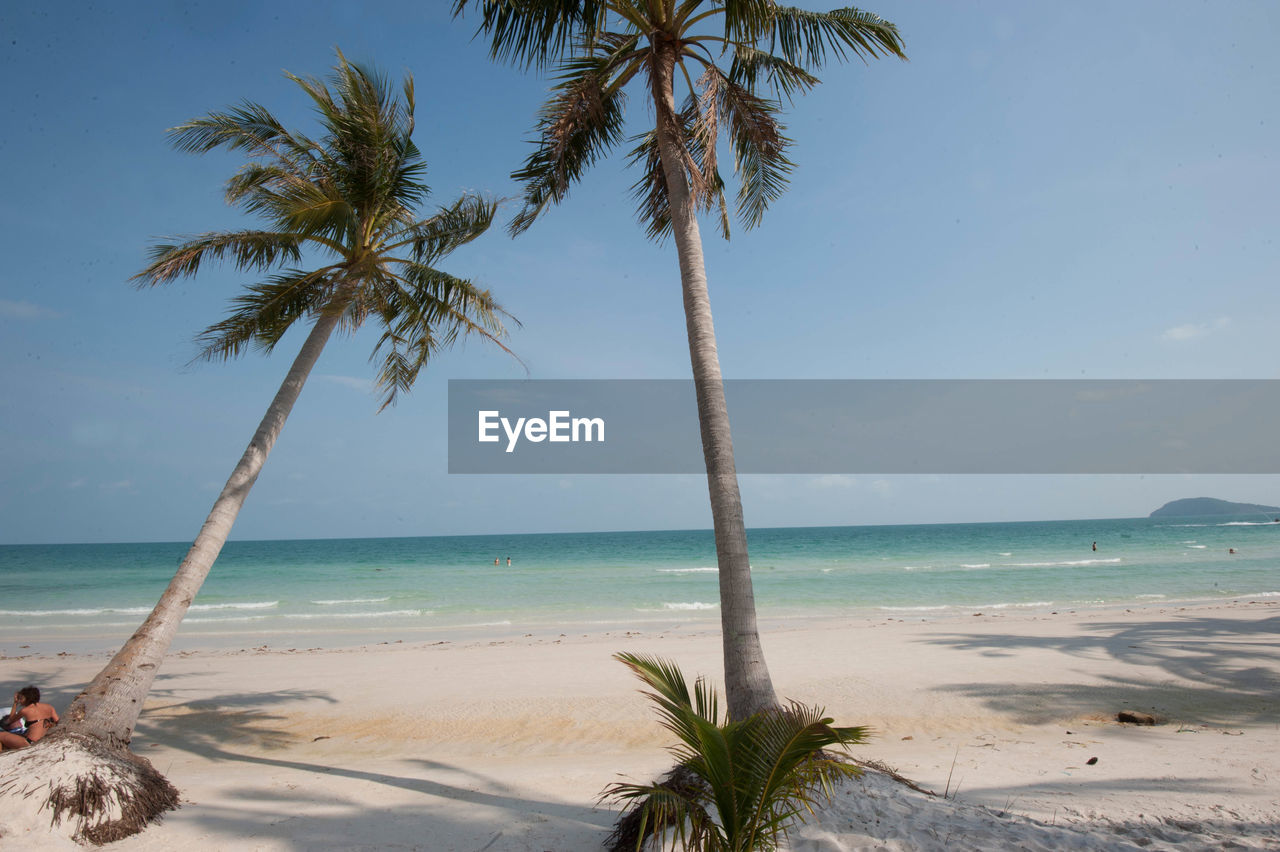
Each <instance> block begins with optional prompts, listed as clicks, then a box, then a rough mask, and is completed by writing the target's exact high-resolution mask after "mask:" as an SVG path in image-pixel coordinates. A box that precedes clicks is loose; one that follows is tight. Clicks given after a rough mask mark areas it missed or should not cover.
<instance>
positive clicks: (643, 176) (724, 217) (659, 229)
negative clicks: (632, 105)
mask: <svg viewBox="0 0 1280 852" xmlns="http://www.w3.org/2000/svg"><path fill="white" fill-rule="evenodd" d="M681 121H682V123H684V124H685V125H686V127H687V130H686V132H685V134H684V138H685V139H686V140H687V146H686V155H687V157H688V159H690V160H691V161H692V162H693V163H695V164H696V165H697V167H698V170H699V172H700V173H702V174H703V175H706V181H707V189H706V190H705V191H704V192H703V193H702V196H701V197H699V198H697V199H696V202H697V207H698V208H699V209H702V210H712V209H716V210H718V211H719V213H720V216H719V220H718V224H719V227H720V234H721V236H723V237H724V238H725V239H726V240H727V239H729V213H728V209H727V208H726V206H725V200H724V189H725V182H724V178H723V177H722V176H721V174H720V170H719V169H718V168H713V169H710V170H708V167H707V166H706V165H705V164H704V162H703V161H704V151H705V148H704V146H705V145H706V143H705V142H704V141H703V139H704V137H703V136H702V135H700V134H698V133H696V132H694V128H693V123H694V122H695V121H696V118H694V117H693V114H692V113H691V112H690V111H688V110H686V111H685V112H683V113H682V114H681ZM631 141H633V142H635V143H636V145H635V147H634V148H632V149H631V151H629V152H628V154H627V162H628V163H629V164H630V165H632V166H638V167H639V170H640V177H639V178H637V179H636V182H635V183H633V184H632V185H631V197H632V198H633V199H635V202H636V218H637V219H638V220H640V222H641V223H643V224H644V226H645V235H646V236H648V237H649V239H651V240H658V241H661V240H663V239H665V238H666V237H667V236H668V235H669V234H670V233H671V206H670V200H669V198H668V195H667V175H666V172H664V171H663V168H662V157H661V155H660V153H659V151H658V134H657V131H654V130H650V131H649V132H648V133H642V134H640V135H639V136H637V137H635V138H633V139H632V140H631ZM685 174H686V176H688V174H689V172H688V170H687V169H686V171H685Z"/></svg>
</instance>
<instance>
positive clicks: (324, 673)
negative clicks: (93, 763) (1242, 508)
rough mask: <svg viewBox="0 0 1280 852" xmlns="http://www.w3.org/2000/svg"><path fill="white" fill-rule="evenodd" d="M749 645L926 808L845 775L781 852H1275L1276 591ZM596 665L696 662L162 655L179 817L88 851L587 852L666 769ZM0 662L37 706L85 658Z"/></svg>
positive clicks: (777, 635)
mask: <svg viewBox="0 0 1280 852" xmlns="http://www.w3.org/2000/svg"><path fill="white" fill-rule="evenodd" d="M764 643H765V652H766V654H767V656H768V660H769V664H770V667H771V670H772V674H773V678H774V682H775V685H776V686H777V689H778V692H779V693H780V694H781V695H782V696H784V697H789V698H795V699H798V700H800V701H804V702H808V703H819V704H821V705H823V706H825V708H826V709H827V711H828V713H829V714H830V715H833V716H834V717H835V718H836V720H837V722H838V723H840V724H869V725H871V726H873V727H874V728H875V729H876V736H875V738H874V739H873V740H872V742H871V743H869V744H868V745H866V746H862V747H859V748H858V749H857V751H856V755H857V756H858V757H861V758H867V759H874V760H880V761H884V762H885V763H887V764H889V765H891V766H893V767H894V768H896V769H897V770H898V771H899V772H901V773H902V774H903V775H905V776H907V777H909V778H911V779H913V780H915V781H917V782H918V783H919V784H921V785H922V786H923V787H926V788H929V789H932V790H936V791H937V792H938V793H943V792H944V791H945V792H947V794H948V797H947V798H943V797H942V796H938V797H928V796H925V795H922V794H919V793H916V792H914V791H911V790H908V789H906V788H904V787H902V786H901V785H898V784H896V783H894V782H890V781H888V780H887V779H885V778H883V777H880V776H875V775H873V774H868V776H867V777H866V778H865V780H864V781H861V782H855V783H854V784H852V785H850V786H849V787H848V788H846V789H843V790H842V791H841V792H840V793H839V795H838V796H837V797H836V800H835V801H834V802H833V803H832V804H831V806H830V807H828V808H826V809H825V810H824V811H823V812H822V813H821V814H819V815H818V817H817V818H815V819H813V820H811V821H810V822H809V823H808V824H806V825H804V826H802V827H798V828H797V829H796V830H794V831H793V832H792V836H791V848H792V849H794V850H797V852H798V851H799V850H805V852H809V850H814V851H815V852H816V850H852V849H900V850H913V849H943V848H947V849H974V850H978V849H982V850H986V849H999V848H1024V849H1046V850H1048V849H1069V848H1078V849H1137V848H1146V849H1198V848H1280V604H1277V603H1274V602H1272V603H1266V602H1246V601H1242V602H1238V603H1235V604H1222V605H1213V606H1207V605H1206V606H1198V607H1187V608H1177V607H1164V608H1148V609H1142V610H1136V609H1135V610H1134V611H1132V612H1130V611H1125V610H1109V611H1106V610H1094V611H1081V612H1079V613H1069V612H1061V613H1059V614H1057V615H1049V614H1041V615H1000V614H996V613H990V612H989V613H986V614H983V615H981V616H965V617H963V618H959V617H957V618H953V619H949V620H933V621H928V622H921V621H914V622H912V621H898V620H896V619H889V620H885V619H881V620H878V621H866V620H851V621H849V622H845V623H830V622H797V623H793V624H767V625H765V631H764ZM246 644H247V645H251V644H252V638H250V640H249V642H247V643H246ZM621 650H627V651H633V652H639V653H651V654H659V655H661V656H664V657H668V658H671V659H673V660H675V661H677V662H678V663H679V664H680V665H681V667H682V668H683V669H684V670H685V672H686V673H687V674H691V675H692V674H694V673H697V672H705V673H708V674H710V675H713V676H718V675H719V672H720V657H719V636H718V634H717V633H715V632H713V631H709V630H707V629H706V628H705V627H698V628H695V629H689V630H670V631H665V632H663V633H647V634H640V633H632V634H626V633H616V632H615V633H610V634H604V635H587V636H584V635H581V634H576V635H573V636H564V637H561V636H559V635H541V634H539V635H531V636H527V637H523V638H519V639H514V640H512V639H507V640H496V639H495V640H492V641H489V640H474V639H472V640H467V641H464V642H456V643H451V642H446V643H436V644H417V645H408V644H395V643H393V644H387V645H376V646H370V647H366V648H359V649H346V650H310V651H308V650H297V651H287V650H271V651H262V650H251V649H248V648H247V649H246V650H243V651H207V652H184V653H182V654H180V655H176V656H174V657H173V658H171V659H170V660H169V661H168V662H166V664H165V668H164V669H163V670H162V671H161V673H160V676H159V678H158V680H157V682H156V686H155V689H154V690H153V692H152V694H151V697H150V699H149V701H148V703H147V707H146V710H145V712H144V714H143V716H142V719H141V721H140V724H139V727H138V732H137V735H136V737H135V739H134V747H135V750H136V751H137V752H138V753H140V754H142V755H144V756H146V757H148V758H149V759H150V760H151V761H152V762H153V763H154V764H155V765H156V767H157V768H158V769H160V771H162V772H163V773H165V774H166V775H167V776H168V777H169V779H170V780H171V781H172V782H173V783H174V784H175V785H177V786H178V788H179V789H180V790H181V791H182V794H183V801H184V804H183V807H182V808H181V809H179V810H178V811H175V812H173V813H172V814H170V815H169V816H168V817H166V819H165V820H164V822H163V823H161V824H160V825H157V826H154V827H152V828H150V829H149V830H147V831H146V832H145V833H143V834H142V835H139V836H137V837H134V838H131V839H128V840H125V841H123V842H121V843H118V844H113V845H112V846H111V847H110V848H112V849H119V850H128V852H134V850H169V849H174V848H191V849H197V848H198V849H228V850H296V849H424V850H441V851H442V852H444V850H485V852H499V850H535V852H537V851H538V850H556V852H561V851H562V850H563V851H564V852H570V851H571V850H590V849H598V848H600V843H601V840H602V838H603V837H604V835H605V834H606V832H607V830H608V827H609V826H610V825H611V823H612V821H613V818H614V813H613V812H612V811H610V810H609V809H608V808H607V807H601V806H597V804H596V798H597V796H598V795H599V793H600V791H601V789H603V788H604V787H605V786H606V785H607V784H609V783H611V782H613V781H616V780H619V778H620V777H623V778H627V779H631V780H649V779H650V778H652V777H655V776H657V775H659V774H661V773H662V772H663V771H664V770H665V769H666V768H668V765H669V762H670V761H669V759H668V757H667V755H666V753H665V751H664V746H665V745H667V744H668V738H667V736H666V734H665V732H664V731H663V730H662V729H661V728H660V727H659V726H658V725H657V723H656V722H655V721H654V719H653V716H652V714H651V712H650V710H649V707H648V705H647V704H646V702H645V701H644V699H643V698H641V696H640V695H639V694H638V693H637V692H636V682H635V681H634V680H633V679H632V677H631V676H630V675H629V674H628V673H627V671H626V670H625V669H624V668H623V666H621V665H620V664H618V663H616V662H614V661H612V660H611V659H610V655H611V654H613V653H614V652H616V651H621ZM4 662H5V676H4V678H3V680H4V681H6V682H10V681H23V682H24V683H26V682H34V683H36V684H38V685H40V686H41V687H42V689H45V690H46V692H47V694H48V695H49V697H50V698H52V700H53V701H54V702H55V703H58V704H59V706H65V703H66V701H68V700H69V699H70V698H71V697H72V696H73V695H74V694H75V692H76V691H77V690H78V689H79V688H80V687H81V686H82V685H83V684H84V683H85V682H86V681H87V679H88V678H89V677H91V676H92V675H93V674H94V673H95V672H96V671H97V669H98V668H99V667H100V666H101V665H102V663H103V659H102V658H100V657H77V656H55V657H43V656H40V657H24V658H10V659H6V660H5V661H4ZM1122 709H1139V710H1145V711H1148V712H1153V713H1156V714H1159V715H1160V716H1162V717H1164V718H1165V719H1167V720H1168V721H1167V723H1166V724H1163V725H1159V726H1157V727H1154V728H1139V727H1133V726H1122V725H1119V724H1117V723H1115V722H1114V721H1112V720H1113V718H1114V714H1115V713H1116V711H1118V710H1122ZM1094 757H1096V758H1097V761H1096V763H1095V764H1093V765H1090V764H1088V763H1087V761H1088V760H1089V759H1090V758H1094ZM2 769H3V758H0V771H2ZM957 791H958V792H957ZM979 806H985V807H979ZM3 821H4V818H3V816H2V815H0V823H3ZM2 842H3V845H4V847H5V848H6V849H8V848H24V847H26V848H45V847H46V845H47V844H46V841H45V840H44V839H43V838H41V837H40V836H39V835H33V834H29V833H28V834H22V835H19V836H15V835H14V834H12V833H11V834H10V835H9V836H7V837H4V838H3V839H2Z"/></svg>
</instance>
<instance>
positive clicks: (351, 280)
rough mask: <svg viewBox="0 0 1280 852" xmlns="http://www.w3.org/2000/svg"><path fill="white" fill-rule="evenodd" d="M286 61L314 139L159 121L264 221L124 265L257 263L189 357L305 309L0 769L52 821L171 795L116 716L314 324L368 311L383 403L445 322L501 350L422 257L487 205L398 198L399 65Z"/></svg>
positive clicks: (137, 706) (312, 346)
mask: <svg viewBox="0 0 1280 852" xmlns="http://www.w3.org/2000/svg"><path fill="white" fill-rule="evenodd" d="M289 76H290V78H291V79H292V80H294V81H295V82H296V83H297V84H298V85H299V86H300V87H301V88H302V90H303V91H304V92H306V94H307V95H308V96H310V98H311V99H312V101H313V102H314V106H315V109H316V113H317V115H318V118H319V123H320V127H321V130H322V133H323V135H322V136H321V137H320V138H319V139H312V138H309V137H307V136H305V135H302V134H301V133H297V132H294V131H289V130H286V129H285V128H284V127H283V126H282V125H281V124H280V122H279V121H277V120H276V118H275V117H274V116H273V115H272V114H271V113H270V112H269V111H268V110H267V109H266V108H264V107H262V106H259V105H257V104H253V103H244V104H241V105H240V106H237V107H235V108H233V109H230V110H228V111H226V112H218V113H211V114H210V115H208V116H206V117H203V118H197V119H195V120H193V121H189V122H187V123H186V124H183V125H180V126H178V127H176V128H174V129H173V130H172V131H171V134H172V140H173V142H174V144H175V145H176V146H177V147H178V148H179V149H181V150H184V151H190V152H194V153H204V152H207V151H211V150H213V149H215V148H226V149H230V150H235V151H243V152H245V154H246V156H247V157H248V162H247V163H246V165H244V166H243V167H242V168H241V169H240V170H239V171H238V172H237V173H236V174H235V175H234V176H233V177H232V178H231V179H230V180H229V181H228V183H227V191H226V196H227V200H228V202H229V203H230V204H233V205H236V206H239V207H241V208H242V209H244V210H245V211H247V212H249V213H253V214H256V215H258V216H259V217H261V218H262V219H264V220H265V221H266V226H265V228H263V229H261V230H239V231H227V232H221V233H206V234H201V235H199V236H196V237H191V238H187V239H184V240H182V241H181V242H177V243H174V244H165V245H157V246H155V247H154V248H153V249H152V251H151V262H150V263H149V264H148V265H147V266H146V268H145V269H143V271H142V272H140V273H138V275H136V276H135V281H136V282H137V283H138V285H139V286H142V287H145V286H151V285H157V284H163V283H167V282H171V281H174V280H176V279H178V278H181V277H185V276H194V275H195V274H196V273H197V272H198V271H199V270H200V268H201V266H202V265H203V264H204V263H205V262H207V261H218V260H229V261H230V262H231V263H233V264H234V265H235V266H236V267H237V268H238V269H241V270H244V271H249V272H253V273H260V274H261V275H262V277H261V278H260V280H258V281H257V282H255V283H253V284H250V285H249V286H248V287H247V288H246V289H245V291H244V292H243V293H242V294H241V295H239V296H237V297H236V299H235V300H234V302H233V308H232V310H231V312H230V314H229V315H228V316H227V317H226V319H224V320H222V321H221V322H218V323H216V324H214V325H212V326H210V327H209V328H208V329H206V330H205V331H204V332H203V334H202V335H201V337H200V341H201V343H202V344H203V349H202V352H201V356H202V357H203V358H206V359H214V360H217V359H229V358H232V357H235V356H237V355H239V354H241V353H242V352H244V351H245V350H246V349H247V348H249V347H257V348H260V349H262V350H264V351H266V352H270V351H272V350H273V349H274V348H275V346H276V344H278V343H279V342H280V340H281V339H282V338H283V336H284V334H285V332H286V331H288V330H289V329H290V328H291V327H293V326H294V324H295V323H298V322H299V321H303V320H305V321H307V322H311V323H312V326H311V331H310V333H309V334H308V335H307V338H306V341H305V342H304V343H303V344H302V349H301V351H300V352H299V353H298V356H297V358H295V359H294V362H293V366H292V367H291V368H290V369H289V373H288V375H287V376H286V377H285V380H284V383H283V384H282V385H281V386H280V390H279V391H278V392H277V393H276V396H275V398H274V399H273V400H272V402H271V405H270V406H269V407H268V408H267V413H266V415H265V416H264V417H263V418H262V422H261V424H260V425H259V426H258V429H257V432H255V433H254V436H253V439H252V440H251V441H250V442H249V446H248V448H247V449H246V450H245V452H244V455H243V456H242V457H241V459H240V462H239V464H237V465H236V467H235V470H234V471H232V473H231V477H230V479H228V480H227V484H226V486H225V487H224V488H223V489H222V493H221V494H220V495H219V496H218V498H217V500H216V501H215V502H214V504H213V509H212V511H210V513H209V516H208V518H207V519H206V520H205V522H204V526H203V527H202V528H201V530H200V534H199V535H198V536H197V538H196V540H195V543H194V544H193V545H192V546H191V549H190V551H188V553H187V555H186V558H185V559H183V561H182V563H181V565H180V567H179V568H178V571H177V573H176V574H175V575H174V577H173V579H172V581H170V583H169V586H168V588H167V589H166V590H165V592H164V594H163V595H162V596H161V598H160V601H159V603H157V604H156V607H155V609H154V610H152V612H151V614H150V615H149V616H148V617H147V619H146V621H144V622H143V624H142V626H141V627H139V628H138V630H137V632H135V633H134V634H133V636H132V637H130V639H129V640H128V641H127V642H126V643H125V645H124V647H122V648H121V649H120V651H119V652H118V653H117V654H116V655H115V657H113V658H112V660H111V661H110V662H109V663H108V664H107V666H106V668H104V669H103V670H102V671H101V672H100V673H99V674H98V675H97V677H95V678H94V679H93V681H92V682H91V683H90V684H89V686H88V687H86V688H85V690H84V691H83V692H82V693H80V695H79V696H78V697H77V698H76V699H75V701H74V702H73V703H72V704H71V707H70V708H69V709H68V711H67V713H66V714H65V715H64V717H63V718H64V724H63V725H62V726H61V727H60V728H59V729H58V731H57V732H56V733H55V734H53V735H50V736H49V737H47V738H46V741H45V742H42V743H41V744H40V748H32V749H31V750H30V751H29V753H28V752H27V751H24V752H23V753H22V756H23V758H25V759H27V760H30V761H32V762H33V763H32V766H30V767H27V768H23V769H19V767H16V766H14V767H11V768H10V769H9V771H7V772H6V773H5V775H7V776H9V777H10V778H13V777H15V776H25V777H29V778H32V779H34V781H33V783H36V784H37V785H44V784H45V783H46V782H48V784H47V789H48V793H49V795H48V796H47V797H46V800H47V801H49V802H50V804H51V805H52V807H53V812H54V815H55V819H65V820H67V821H69V823H70V827H71V831H72V833H73V834H75V835H76V836H77V837H78V838H80V839H86V840H91V841H95V842H105V841H108V840H113V839H116V838H118V837H121V836H125V835H127V834H130V833H133V832H134V831H137V830H139V829H140V828H141V827H143V826H144V825H145V824H146V822H147V821H148V820H149V819H151V818H152V817H154V816H155V815H156V814H157V813H158V812H160V811H163V810H165V809H167V808H169V807H173V806H174V805H175V804H176V791H174V790H173V788H172V787H171V786H170V785H169V784H168V782H167V781H165V780H164V779H163V777H161V776H159V774H158V773H156V772H155V770H154V769H152V768H151V767H150V765H149V764H147V763H146V762H145V761H143V760H141V759H139V758H136V757H135V756H133V755H132V754H130V753H129V752H128V745H129V741H130V738H131V737H132V734H133V728H134V725H135V724H136V722H137V719H138V715H139V713H140V712H141V709H142V704H143V699H144V698H145V697H146V695H147V692H148V691H149V690H150V688H151V684H152V681H153V680H154V678H155V676H156V672H157V670H158V669H159V667H160V664H161V662H162V661H163V658H164V655H165V652H166V651H167V649H168V648H169V645H170V643H171V642H172V640H173V637H174V634H175V633H176V631H177V629H178V625H179V623H180V622H181V620H182V618H183V616H184V615H185V614H186V611H187V608H188V607H189V606H190V605H191V601H192V599H193V598H194V597H195V595H196V593H197V591H198V590H199V589H200V586H201V584H202V583H203V582H204V580H205V577H206V576H208V573H209V570H210V568H211V567H212V566H213V563H214V560H215V559H216V558H217V556H218V553H219V551H220V550H221V549H222V546H223V544H224V543H225V542H226V540H227V536H228V535H229V534H230V532H231V526H232V524H233V523H234V522H235V519H236V515H237V514H238V513H239V511H240V507H241V506H242V505H243V503H244V500H245V498H246V497H247V496H248V493H249V489H250V488H252V487H253V483H254V481H255V480H256V479H257V478H258V473H259V471H261V469H262V465H263V463H264V462H265V461H266V458H267V454H268V453H269V452H270V451H271V447H272V445H273V444H275V441H276V438H277V437H278V436H279V434H280V430H281V428H282V427H283V426H284V422H285V418H287V417H288V415H289V411H290V409H291V408H292V407H293V404H294V402H295V401H296V400H297V398H298V395H299V393H300V392H301V390H302V386H303V383H304V382H305V381H306V379H307V376H308V374H309V373H310V372H311V369H312V367H314V366H315V363H316V360H317V359H318V358H319V357H320V353H321V350H323V348H324V346H325V343H326V341H328V339H329V337H330V335H331V334H332V333H333V332H334V331H335V330H336V329H344V330H347V331H351V332H354V331H355V330H356V329H358V328H359V327H360V326H361V324H362V323H363V322H364V321H365V320H366V319H369V318H370V317H371V316H372V317H374V318H375V319H376V320H377V322H378V323H379V324H380V325H381V327H382V334H381V336H380V337H379V339H378V342H377V345H376V346H375V348H374V354H373V357H374V358H375V359H379V360H380V370H379V373H378V385H379V387H380V389H381V390H382V392H383V408H385V407H386V406H387V405H389V404H391V403H392V402H394V401H395V399H396V396H397V395H398V394H399V393H401V392H402V391H406V390H408V389H409V387H410V386H411V385H412V384H413V382H414V379H415V378H416V377H417V375H418V372H419V371H420V370H421V369H422V367H423V366H424V365H425V364H426V363H427V361H428V360H429V359H430V358H431V356H432V355H433V354H435V353H436V352H437V351H439V350H440V349H441V348H442V347H446V346H448V345H450V344H452V343H453V342H454V341H455V340H457V339H459V338H461V337H464V336H467V335H473V334H474V335H478V336H480V337H482V338H485V339H488V340H490V341H492V342H495V343H497V344H498V345H499V346H501V347H502V348H503V349H504V350H505V349H506V347H505V346H504V345H503V344H502V342H501V341H502V338H504V337H505V335H506V330H505V328H504V327H503V324H502V317H504V316H507V315H506V314H505V312H504V311H503V310H502V308H501V307H500V306H499V305H498V304H497V303H496V302H495V301H494V299H493V297H492V296H491V295H490V293H489V292H488V291H487V290H483V289H480V288H478V287H476V286H475V285H474V284H472V283H471V282H469V281H466V280H463V279H460V278H455V277H454V276H452V275H449V274H448V273H446V272H443V271H441V270H439V269H437V268H436V267H435V263H436V262H437V261H438V260H439V259H440V258H442V257H444V256H445V255H447V254H448V253H449V252H451V251H452V250H453V249H455V248H457V247H458V246H460V245H463V244H464V243H467V242H470V241H471V240H473V239H475V238H476V237H478V236H479V235H480V234H482V233H484V232H485V230H487V229H488V227H489V225H490V224H491V223H492V221H493V217H494V213H495V205H494V204H493V203H491V202H489V201H486V200H484V199H482V198H480V197H477V196H474V195H464V196H462V197H461V198H459V199H458V200H457V201H455V202H454V203H453V204H452V205H451V206H449V207H445V208H442V209H441V210H440V211H439V212H438V213H437V214H436V215H434V216H431V217H430V218H427V219H419V218H417V215H416V213H415V208H417V206H418V205H419V204H420V202H422V201H423V200H424V199H425V198H426V197H427V195H428V192H429V190H428V188H427V187H426V186H425V185H424V184H423V183H422V182H421V180H420V179H421V177H422V175H423V172H424V171H425V164H424V162H423V160H422V156H421V154H420V152H419V151H418V148H417V147H416V146H415V145H414V143H413V140H412V134H413V126H414V95H413V79H412V77H409V78H407V79H406V81H405V83H404V87H403V91H402V92H401V93H400V95H399V96H397V94H396V93H395V92H394V90H392V89H391V88H390V87H389V84H388V81H387V80H386V79H385V78H383V77H381V76H379V75H378V74H377V73H375V72H373V71H371V70H369V69H367V68H364V67H362V66H360V65H356V64H352V63H349V62H348V61H347V60H346V58H345V57H343V56H342V54H341V52H339V54H338V64H337V66H336V68H335V69H334V74H333V77H332V88H330V87H329V86H328V85H326V84H325V83H324V82H321V81H319V80H316V79H314V78H303V77H296V76H293V75H289ZM508 351H509V350H508ZM59 749H61V750H64V751H65V750H80V751H82V752H83V751H88V752H89V753H90V755H91V756H92V757H91V758H90V760H89V761H70V762H67V761H63V763H64V765H72V766H74V772H73V773H72V774H73V775H74V776H75V777H71V778H68V777H65V776H66V774H67V773H66V772H63V771H61V770H60V769H59V768H58V767H57V766H55V764H57V763H58V761H59V760H61V759H62V757H64V754H62V753H61V752H58V751H57V750H59ZM51 777H54V778H56V780H55V781H48V779H50V778H51ZM104 793H105V794H107V795H104ZM112 797H114V799H112Z"/></svg>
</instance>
